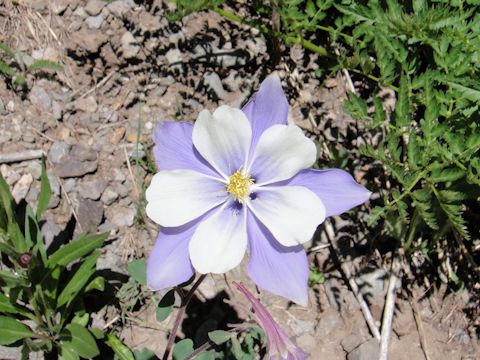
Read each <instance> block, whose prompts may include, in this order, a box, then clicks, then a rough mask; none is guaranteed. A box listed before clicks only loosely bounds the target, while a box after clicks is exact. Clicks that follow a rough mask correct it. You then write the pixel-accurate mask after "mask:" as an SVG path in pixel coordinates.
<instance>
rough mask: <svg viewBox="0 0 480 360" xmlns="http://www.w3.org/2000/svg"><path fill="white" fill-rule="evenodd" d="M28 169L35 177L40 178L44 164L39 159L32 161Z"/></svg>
mask: <svg viewBox="0 0 480 360" xmlns="http://www.w3.org/2000/svg"><path fill="white" fill-rule="evenodd" d="M27 171H28V172H29V173H30V174H32V176H33V178H34V179H37V180H38V179H40V175H41V174H42V165H41V164H40V162H39V161H32V162H30V163H28V165H27Z"/></svg>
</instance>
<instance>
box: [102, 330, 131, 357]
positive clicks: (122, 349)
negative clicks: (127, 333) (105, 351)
mask: <svg viewBox="0 0 480 360" xmlns="http://www.w3.org/2000/svg"><path fill="white" fill-rule="evenodd" d="M106 343H107V345H108V346H110V347H111V348H112V350H113V352H114V353H115V355H117V356H118V358H119V359H120V360H135V357H134V356H133V353H132V351H131V350H130V348H129V347H128V346H126V345H125V344H124V343H122V342H121V341H120V340H119V339H118V338H117V337H116V336H115V334H113V333H110V334H108V336H107V341H106Z"/></svg>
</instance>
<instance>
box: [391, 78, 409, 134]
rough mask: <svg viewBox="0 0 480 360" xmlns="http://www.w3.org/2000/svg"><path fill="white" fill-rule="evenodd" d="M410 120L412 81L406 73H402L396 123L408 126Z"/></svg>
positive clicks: (396, 108)
mask: <svg viewBox="0 0 480 360" xmlns="http://www.w3.org/2000/svg"><path fill="white" fill-rule="evenodd" d="M410 121H411V119H410V81H409V78H408V77H407V76H406V75H402V77H401V78H400V89H399V91H398V101H397V104H396V105H395V124H396V125H397V126H407V125H408V124H409V123H410Z"/></svg>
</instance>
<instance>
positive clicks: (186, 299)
mask: <svg viewBox="0 0 480 360" xmlns="http://www.w3.org/2000/svg"><path fill="white" fill-rule="evenodd" d="M206 276H207V275H206V274H202V275H200V277H199V278H198V280H197V281H196V282H195V284H193V286H192V288H191V289H190V290H189V291H188V293H187V295H186V296H185V297H184V298H183V299H182V304H181V305H180V308H179V309H178V313H177V317H176V319H175V323H174V324H173V328H172V331H171V332H170V336H169V337H168V342H167V347H166V348H165V352H164V353H163V358H162V360H168V356H169V355H170V352H171V350H172V347H173V343H174V342H175V337H176V336H177V331H178V327H179V326H180V323H181V322H182V320H183V317H184V316H185V310H186V308H187V305H188V303H189V302H190V300H191V299H192V296H193V293H194V292H195V290H197V288H198V286H199V285H200V283H201V282H202V281H203V279H205V277H206Z"/></svg>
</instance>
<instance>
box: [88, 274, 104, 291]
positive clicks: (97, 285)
mask: <svg viewBox="0 0 480 360" xmlns="http://www.w3.org/2000/svg"><path fill="white" fill-rule="evenodd" d="M104 289H105V278H104V277H103V276H97V277H96V278H95V279H93V280H92V281H90V283H89V284H88V285H87V286H86V287H85V292H89V291H92V290H98V291H103V290H104Z"/></svg>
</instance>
